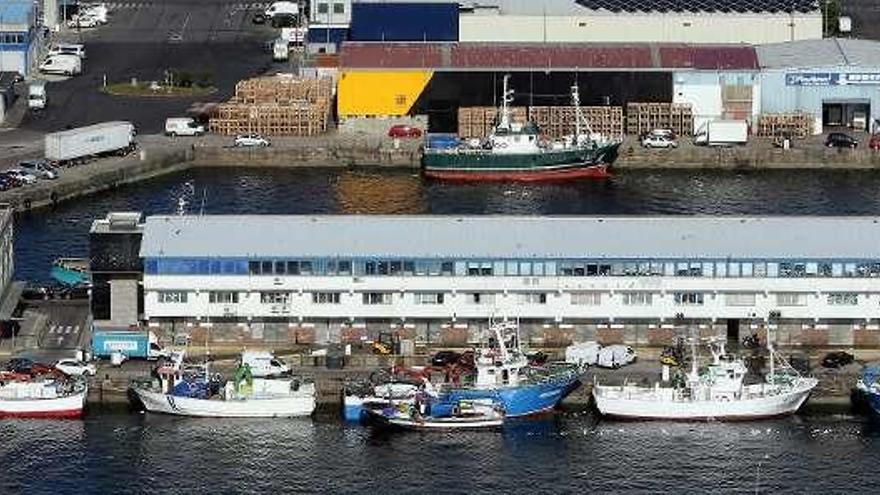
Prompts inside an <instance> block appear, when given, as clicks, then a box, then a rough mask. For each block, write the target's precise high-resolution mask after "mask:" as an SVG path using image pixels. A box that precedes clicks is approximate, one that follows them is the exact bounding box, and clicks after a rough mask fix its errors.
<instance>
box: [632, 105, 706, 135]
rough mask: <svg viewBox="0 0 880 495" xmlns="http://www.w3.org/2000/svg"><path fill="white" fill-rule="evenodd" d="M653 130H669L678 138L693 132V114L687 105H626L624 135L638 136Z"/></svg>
mask: <svg viewBox="0 0 880 495" xmlns="http://www.w3.org/2000/svg"><path fill="white" fill-rule="evenodd" d="M654 129H671V130H672V132H674V133H675V134H677V135H679V136H689V135H691V134H693V130H694V114H693V110H692V108H691V105H690V104H689V103H633V102H631V103H627V105H626V133H627V134H632V135H640V134H642V133H644V132H650V131H652V130H654Z"/></svg>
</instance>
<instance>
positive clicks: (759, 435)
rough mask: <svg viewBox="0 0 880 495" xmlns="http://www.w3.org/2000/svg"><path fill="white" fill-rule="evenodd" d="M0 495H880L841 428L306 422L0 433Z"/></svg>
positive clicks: (872, 450) (154, 423)
mask: <svg viewBox="0 0 880 495" xmlns="http://www.w3.org/2000/svg"><path fill="white" fill-rule="evenodd" d="M0 460H2V462H3V475H2V476H0V490H2V492H3V493H29V494H37V493H65V494H74V493H151V494H164V493H169V494H191V493H334V494H335V493H388V492H391V493H421V494H426V493H530V494H543V493H554V494H556V493H588V492H595V493H670V492H675V493H816V494H832V493H877V491H878V489H880V482H878V481H877V478H876V469H875V468H876V466H877V463H878V462H880V427H878V425H876V424H873V423H871V422H869V421H867V420H864V419H862V418H857V417H852V416H841V415H833V416H832V415H820V416H798V417H793V418H787V419H781V420H773V421H764V422H758V423H731V424H724V423H690V424H689V423H684V424H674V423H618V422H605V421H597V420H596V418H595V417H593V416H592V415H591V414H589V413H573V412H571V413H564V414H557V415H555V416H548V417H545V418H540V419H535V420H518V421H511V422H509V423H508V424H507V425H505V427H504V428H503V430H501V431H481V432H476V431H470V432H455V433H444V432H433V433H384V432H377V431H373V430H371V429H370V428H364V427H360V426H346V425H343V424H341V423H340V422H339V421H338V420H337V419H336V418H332V417H327V418H324V417H319V418H316V419H314V420H312V419H302V420H233V419H219V420H218V419H195V418H177V417H168V416H157V415H149V414H131V415H124V414H117V413H114V414H102V415H95V414H92V415H90V416H89V417H88V418H87V419H85V420H83V421H57V422H44V421H23V420H19V421H0Z"/></svg>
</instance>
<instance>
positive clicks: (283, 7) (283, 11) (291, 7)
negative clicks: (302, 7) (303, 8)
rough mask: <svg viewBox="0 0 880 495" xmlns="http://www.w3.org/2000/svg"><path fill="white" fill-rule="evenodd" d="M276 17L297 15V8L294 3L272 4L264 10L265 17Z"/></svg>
mask: <svg viewBox="0 0 880 495" xmlns="http://www.w3.org/2000/svg"><path fill="white" fill-rule="evenodd" d="M276 15H299V6H298V5H297V4H296V2H272V5H270V6H269V7H268V8H267V9H266V17H270V18H271V17H275V16H276Z"/></svg>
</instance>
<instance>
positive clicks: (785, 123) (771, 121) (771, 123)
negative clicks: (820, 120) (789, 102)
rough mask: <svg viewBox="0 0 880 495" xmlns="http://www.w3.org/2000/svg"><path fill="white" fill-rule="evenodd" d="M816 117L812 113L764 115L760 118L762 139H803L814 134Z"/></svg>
mask: <svg viewBox="0 0 880 495" xmlns="http://www.w3.org/2000/svg"><path fill="white" fill-rule="evenodd" d="M814 121H815V117H814V116H813V114H811V113H806V112H793V113H764V114H761V115H760V116H759V117H758V132H757V135H758V136H760V137H777V136H779V137H783V136H788V137H792V138H798V139H803V138H806V137H807V136H810V135H812V134H813V122H814Z"/></svg>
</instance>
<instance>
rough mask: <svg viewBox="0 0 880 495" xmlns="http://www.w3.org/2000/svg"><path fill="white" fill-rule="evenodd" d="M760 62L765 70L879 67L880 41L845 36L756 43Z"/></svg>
mask: <svg viewBox="0 0 880 495" xmlns="http://www.w3.org/2000/svg"><path fill="white" fill-rule="evenodd" d="M755 51H757V53H758V63H759V64H760V65H761V68H764V69H808V68H814V67H859V68H871V69H876V68H877V67H880V42H878V41H873V40H854V39H846V38H826V39H821V40H802V41H789V42H785V43H771V44H768V45H757V46H755Z"/></svg>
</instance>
